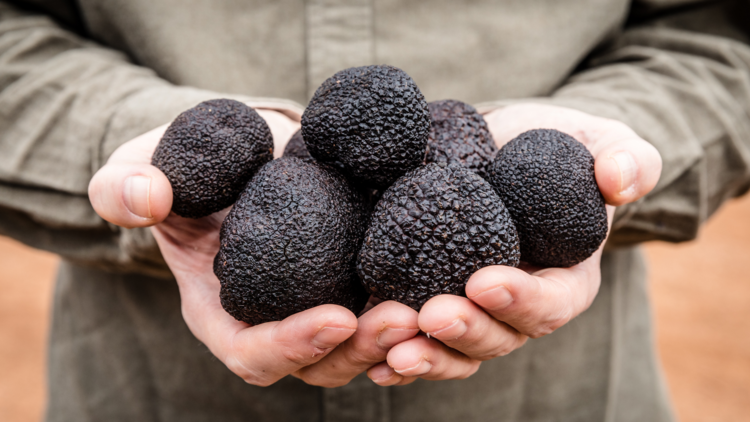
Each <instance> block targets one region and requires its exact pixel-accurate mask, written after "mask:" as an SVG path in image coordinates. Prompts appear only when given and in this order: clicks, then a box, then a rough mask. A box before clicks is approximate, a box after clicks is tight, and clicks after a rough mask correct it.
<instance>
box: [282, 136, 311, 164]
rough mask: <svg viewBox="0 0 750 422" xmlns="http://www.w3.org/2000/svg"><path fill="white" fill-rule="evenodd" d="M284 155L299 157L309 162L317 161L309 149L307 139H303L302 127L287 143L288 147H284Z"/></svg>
mask: <svg viewBox="0 0 750 422" xmlns="http://www.w3.org/2000/svg"><path fill="white" fill-rule="evenodd" d="M284 157H297V158H299V159H301V160H303V161H307V162H308V163H312V162H314V161H315V159H314V158H312V155H310V153H309V152H308V151H307V146H306V145H305V140H304V139H302V129H300V130H298V131H296V132H294V135H292V138H291V139H290V140H289V143H288V144H286V147H285V148H284Z"/></svg>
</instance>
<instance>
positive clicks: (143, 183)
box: [123, 175, 152, 218]
mask: <svg viewBox="0 0 750 422" xmlns="http://www.w3.org/2000/svg"><path fill="white" fill-rule="evenodd" d="M150 194H151V178H150V177H148V176H140V175H138V176H130V177H128V178H127V179H125V192H124V193H123V197H124V199H125V206H126V207H127V208H128V211H130V212H132V213H133V214H135V215H137V216H138V217H142V218H151V217H152V215H151V205H150V203H149V200H148V199H149V195H150Z"/></svg>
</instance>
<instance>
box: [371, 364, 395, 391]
mask: <svg viewBox="0 0 750 422" xmlns="http://www.w3.org/2000/svg"><path fill="white" fill-rule="evenodd" d="M367 377H368V378H370V379H371V380H372V381H373V382H374V383H376V384H378V385H380V386H383V387H386V386H389V385H393V384H397V383H398V382H399V381H401V380H402V379H403V377H402V376H401V375H399V374H397V373H395V372H394V371H393V368H391V367H385V368H375V369H372V370H370V371H368V372H367Z"/></svg>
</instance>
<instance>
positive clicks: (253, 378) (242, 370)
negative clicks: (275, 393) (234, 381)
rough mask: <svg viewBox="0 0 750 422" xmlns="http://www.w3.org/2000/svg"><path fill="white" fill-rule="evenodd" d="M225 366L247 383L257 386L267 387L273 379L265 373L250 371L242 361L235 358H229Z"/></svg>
mask: <svg viewBox="0 0 750 422" xmlns="http://www.w3.org/2000/svg"><path fill="white" fill-rule="evenodd" d="M226 366H227V368H228V369H229V370H230V371H232V373H234V374H235V375H237V376H238V377H240V378H242V380H243V381H245V382H246V383H248V384H251V385H256V386H258V387H268V386H269V385H271V384H273V383H274V382H275V381H274V380H273V379H271V378H270V377H269V376H267V375H263V374H258V373H257V372H254V371H251V370H250V369H248V368H247V366H245V365H244V364H243V363H242V362H240V361H239V360H238V359H236V358H232V359H229V360H228V361H227V363H226Z"/></svg>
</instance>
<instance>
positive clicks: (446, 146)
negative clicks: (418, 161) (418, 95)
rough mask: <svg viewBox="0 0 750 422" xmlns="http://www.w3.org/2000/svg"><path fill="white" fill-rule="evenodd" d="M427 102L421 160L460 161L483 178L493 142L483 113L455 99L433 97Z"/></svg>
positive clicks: (486, 170) (435, 161)
mask: <svg viewBox="0 0 750 422" xmlns="http://www.w3.org/2000/svg"><path fill="white" fill-rule="evenodd" d="M428 106H429V108H430V117H431V118H432V126H431V129H430V136H429V138H428V140H427V154H426V155H425V163H447V164H461V165H463V166H465V167H466V168H468V169H470V170H472V171H474V172H475V173H477V174H478V175H480V176H482V177H483V178H487V173H488V168H489V166H490V164H491V163H492V159H493V158H495V154H496V153H497V146H496V145H495V140H494V139H492V134H491V133H490V130H489V128H488V127H487V122H485V121H484V117H482V115H481V114H479V113H477V110H476V109H475V108H474V107H472V106H470V105H468V104H466V103H463V102H461V101H457V100H442V101H433V102H431V103H429V104H428Z"/></svg>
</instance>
